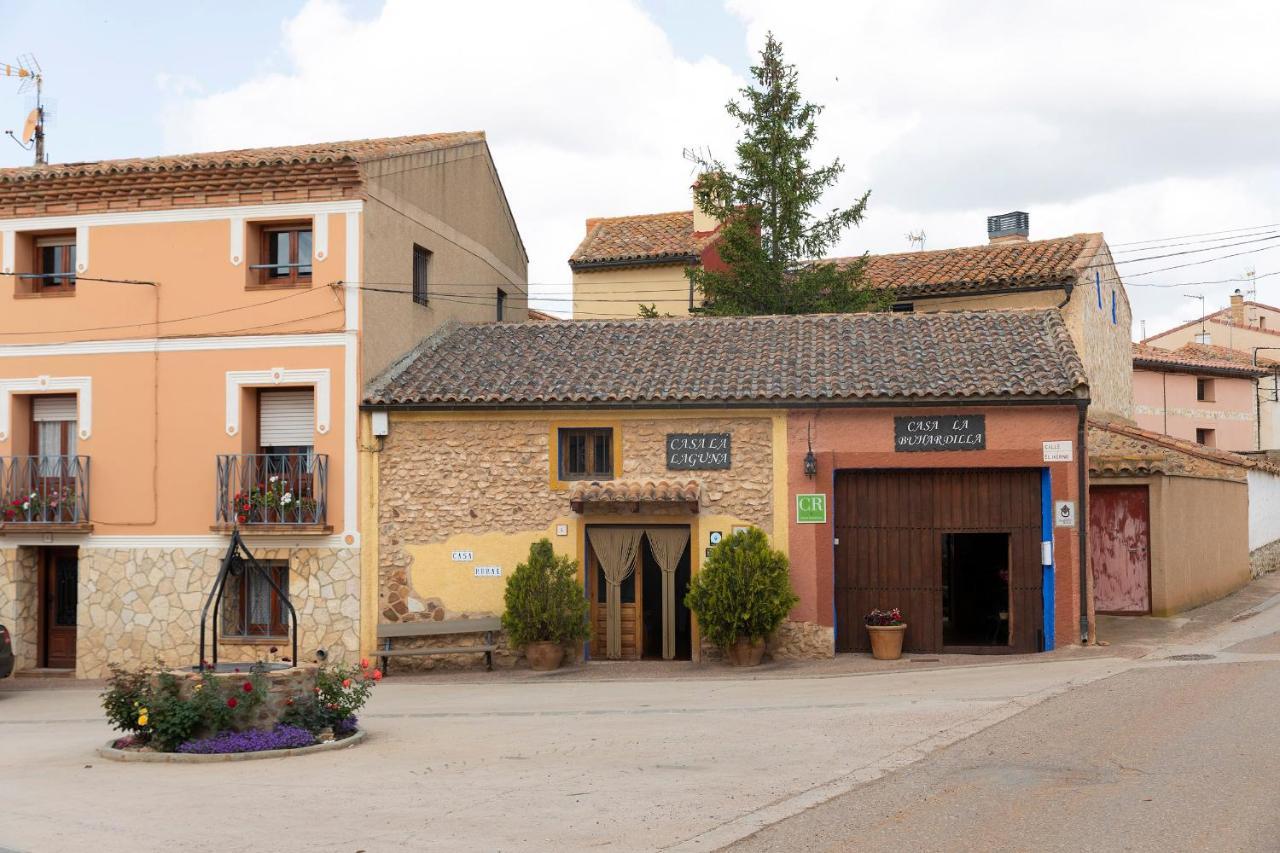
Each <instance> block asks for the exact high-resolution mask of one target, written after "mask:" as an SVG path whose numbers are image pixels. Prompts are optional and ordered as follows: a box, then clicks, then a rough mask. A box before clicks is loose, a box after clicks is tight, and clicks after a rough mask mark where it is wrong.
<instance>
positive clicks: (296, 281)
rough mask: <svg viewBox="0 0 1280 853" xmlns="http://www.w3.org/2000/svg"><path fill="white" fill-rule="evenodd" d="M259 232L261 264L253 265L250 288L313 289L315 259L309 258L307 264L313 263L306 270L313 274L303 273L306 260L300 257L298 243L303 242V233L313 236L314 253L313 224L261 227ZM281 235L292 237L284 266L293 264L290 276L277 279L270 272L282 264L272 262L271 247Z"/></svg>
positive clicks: (313, 248) (284, 223) (267, 225)
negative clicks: (276, 236)
mask: <svg viewBox="0 0 1280 853" xmlns="http://www.w3.org/2000/svg"><path fill="white" fill-rule="evenodd" d="M257 230H258V262H257V263H256V264H254V267H255V268H254V269H251V270H250V272H251V273H253V275H251V276H250V281H251V284H250V286H249V289H251V290H275V289H277V288H287V287H310V286H311V279H312V274H313V272H314V269H315V267H314V264H315V258H307V261H310V263H308V264H307V265H306V268H307V269H308V270H310V272H307V273H303V272H302V269H303V267H302V266H300V264H302V263H303V261H302V259H301V258H300V257H299V244H300V243H301V237H300V236H299V235H300V234H302V232H304V231H305V232H307V233H308V234H310V235H311V240H312V243H311V245H312V252H314V251H315V229H314V226H313V223H312V222H310V221H306V222H279V223H270V224H262V225H258V226H257ZM281 233H287V234H289V235H290V236H289V260H287V261H285V263H286V264H291V265H292V266H290V267H289V274H288V275H287V276H276V275H272V274H271V271H272V270H273V269H276V268H277V267H278V264H279V262H278V261H277V263H276V264H272V263H271V245H272V242H273V238H274V237H275V235H277V234H281Z"/></svg>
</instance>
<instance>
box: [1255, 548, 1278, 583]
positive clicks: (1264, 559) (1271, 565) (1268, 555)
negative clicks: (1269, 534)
mask: <svg viewBox="0 0 1280 853" xmlns="http://www.w3.org/2000/svg"><path fill="white" fill-rule="evenodd" d="M1276 569H1280V539H1277V540H1276V541H1274V542H1271V543H1268V544H1266V545H1263V546H1262V547H1261V548H1254V549H1253V550H1252V551H1250V552H1249V573H1250V575H1251V576H1252V577H1254V578H1260V577H1262V576H1263V575H1265V574H1269V573H1271V572H1274V571H1275V570H1276Z"/></svg>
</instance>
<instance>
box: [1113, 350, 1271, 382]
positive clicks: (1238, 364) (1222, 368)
mask: <svg viewBox="0 0 1280 853" xmlns="http://www.w3.org/2000/svg"><path fill="white" fill-rule="evenodd" d="M1219 351H1221V352H1219ZM1226 353H1234V354H1235V356H1238V357H1233V356H1229V355H1226ZM1133 366H1134V367H1135V368H1137V369H1145V370H1158V371H1163V372H1166V373H1204V374H1214V375H1219V376H1238V377H1243V378H1248V377H1255V376H1266V375H1267V374H1268V373H1270V372H1271V371H1269V370H1267V369H1266V368H1265V367H1253V366H1252V365H1250V363H1249V356H1248V355H1247V354H1246V353H1236V352H1235V351H1234V350H1229V349H1227V348H1226V347H1211V346H1208V347H1207V346H1205V345H1204V344H1187V345H1186V346H1183V347H1180V348H1179V349H1176V350H1167V349H1160V348H1159V347H1153V346H1147V345H1146V344H1134V345H1133Z"/></svg>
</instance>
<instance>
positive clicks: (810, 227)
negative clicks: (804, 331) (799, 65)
mask: <svg viewBox="0 0 1280 853" xmlns="http://www.w3.org/2000/svg"><path fill="white" fill-rule="evenodd" d="M751 76H752V77H753V78H754V83H753V84H752V85H749V86H747V87H746V88H744V89H742V90H741V92H740V94H741V95H742V98H743V101H742V102H741V103H738V102H735V101H730V102H729V104H728V106H727V110H728V112H729V115H730V116H732V117H733V118H734V119H736V120H737V122H738V124H739V126H740V127H741V128H742V138H741V140H740V141H739V142H738V145H737V155H738V167H737V169H736V171H734V170H730V169H729V168H728V167H726V166H725V164H723V163H721V162H719V161H718V160H714V159H712V158H710V157H695V162H696V163H697V165H698V166H699V168H700V170H701V172H702V176H701V178H699V180H698V185H697V188H696V189H695V191H694V197H695V201H696V203H697V205H698V206H699V207H700V208H701V209H702V210H703V212H704V213H706V214H708V215H710V216H713V217H715V218H716V219H718V220H719V221H720V222H721V233H720V240H719V242H718V243H717V250H718V251H719V254H720V259H721V260H722V261H724V263H725V265H726V266H727V267H728V269H727V270H723V271H721V270H710V269H706V268H705V267H690V268H689V271H688V273H687V274H688V276H689V279H690V281H692V282H693V284H694V285H695V286H696V287H697V288H698V289H699V290H700V291H701V293H702V295H703V297H704V300H705V305H706V308H705V311H706V312H707V313H710V314H721V315H735V314H737V315H740V314H807V313H814V312H823V311H834V312H847V311H874V310H880V309H883V308H885V307H887V306H888V305H889V304H890V303H891V302H892V298H893V297H892V294H891V293H889V292H887V291H885V290H882V289H876V288H871V287H869V286H868V285H867V284H866V282H865V280H864V268H865V266H866V260H865V256H864V257H863V258H859V259H857V260H855V261H853V262H850V263H847V264H843V265H836V264H833V263H821V262H820V259H821V258H823V256H824V255H825V254H826V253H827V251H828V250H829V249H830V248H831V247H832V246H834V245H835V244H836V242H837V241H838V240H839V239H840V235H841V233H842V232H843V231H844V230H845V229H846V228H849V227H850V226H853V225H857V224H858V223H859V222H861V221H862V217H863V213H864V211H865V210H866V207H867V198H868V197H869V196H870V195H871V193H870V191H867V192H866V193H864V194H863V196H862V197H861V198H859V199H858V200H857V201H856V202H855V203H854V204H853V205H851V206H850V207H846V208H837V209H834V210H832V211H830V212H828V213H825V214H821V215H817V216H815V215H814V214H813V213H812V212H811V211H812V210H813V208H814V207H815V206H817V205H818V204H819V202H820V201H821V200H822V196H823V194H824V192H826V190H827V189H828V188H830V187H832V186H833V185H835V183H836V182H837V181H838V180H839V178H840V174H841V173H842V172H843V171H844V166H842V165H841V164H840V161H839V160H838V159H837V160H836V161H835V162H833V163H831V164H830V165H828V166H822V167H814V166H813V165H812V164H811V163H810V162H809V149H810V148H812V147H813V144H814V142H815V141H816V139H817V127H816V123H815V120H816V119H817V117H818V114H819V113H821V112H822V107H820V106H817V105H816V104H811V103H809V102H808V101H805V100H803V98H802V97H801V95H800V91H799V87H798V85H797V82H796V70H795V66H793V65H788V64H787V63H786V61H785V60H784V59H783V55H782V45H781V44H779V43H778V41H777V40H776V39H775V38H774V37H773V33H769V36H768V39H767V41H766V42H765V46H764V50H762V51H761V53H760V64H759V65H756V66H753V67H752V68H751Z"/></svg>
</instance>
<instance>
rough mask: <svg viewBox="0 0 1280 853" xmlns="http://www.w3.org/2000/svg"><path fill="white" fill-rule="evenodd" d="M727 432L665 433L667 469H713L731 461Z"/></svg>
mask: <svg viewBox="0 0 1280 853" xmlns="http://www.w3.org/2000/svg"><path fill="white" fill-rule="evenodd" d="M730 445H731V441H730V434H729V433H727V432H694V433H687V432H680V433H670V434H668V435H667V469H668V470H670V471H715V470H720V469H724V468H728V467H729V466H730V464H731V463H732V461H733V460H732V452H731V450H730Z"/></svg>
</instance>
